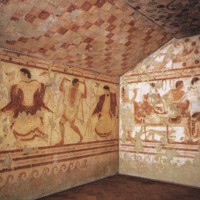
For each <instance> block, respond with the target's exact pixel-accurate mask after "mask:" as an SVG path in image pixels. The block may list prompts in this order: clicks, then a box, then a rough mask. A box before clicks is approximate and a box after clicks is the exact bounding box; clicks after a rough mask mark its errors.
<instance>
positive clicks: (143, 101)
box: [119, 35, 200, 187]
mask: <svg viewBox="0 0 200 200" xmlns="http://www.w3.org/2000/svg"><path fill="white" fill-rule="evenodd" d="M199 58H200V36H199V35H198V36H195V37H190V38H184V39H181V40H176V39H173V40H172V41H170V42H169V43H168V44H166V45H164V46H163V47H162V48H161V49H159V50H158V51H156V52H155V53H153V54H152V55H151V56H149V57H148V58H146V59H145V60H144V61H142V62H141V63H140V64H138V65H137V66H136V67H135V69H134V70H132V71H130V72H128V73H127V74H125V75H124V76H122V77H121V80H120V92H121V96H120V133H119V134H120V166H119V172H120V173H121V174H128V175H134V176H140V177H145V178H151V179H156V180H162V181H167V182H173V183H179V184H184V185H191V186H196V187H200V174H199V170H200V146H199V144H200V64H199Z"/></svg>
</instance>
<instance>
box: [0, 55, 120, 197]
mask: <svg viewBox="0 0 200 200" xmlns="http://www.w3.org/2000/svg"><path fill="white" fill-rule="evenodd" d="M0 57H1V58H2V60H3V61H2V60H1V61H0V188H1V189H0V199H5V200H7V199H12V200H14V199H20V200H23V199H24V200H27V199H36V198H39V197H41V196H46V195H48V194H51V193H55V192H59V191H62V190H65V189H68V188H72V187H75V186H77V185H81V184H84V183H88V182H91V181H94V180H98V179H101V178H104V177H107V176H111V175H114V174H116V173H117V172H118V100H117V99H118V90H119V89H118V85H117V84H116V80H114V79H113V78H112V77H110V80H109V79H108V78H109V77H108V76H104V75H102V76H101V75H98V78H97V77H96V74H95V73H92V72H89V71H84V70H82V73H81V74H80V72H76V69H70V68H67V67H66V68H65V69H67V70H63V71H61V68H59V70H60V71H59V70H57V69H56V65H54V64H52V63H51V62H50V63H47V62H44V61H40V64H37V65H36V64H35V63H34V59H33V61H32V62H33V63H32V65H31V67H30V65H28V64H27V65H25V63H26V60H24V57H23V56H12V55H9V56H8V55H5V54H1V55H0ZM8 57H9V59H8ZM17 59H18V61H16V60H17ZM36 61H37V62H39V60H35V62H36ZM30 62H31V61H30V60H29V63H30ZM16 63H17V64H16ZM34 64H35V65H36V66H35V67H34V66H33V65H34ZM43 65H44V66H45V67H44V66H43ZM52 65H53V67H52ZM63 68H64V67H63ZM70 70H71V71H70ZM73 70H74V71H73ZM73 72H74V73H73ZM66 73H67V74H66ZM70 73H71V75H70ZM77 74H80V76H78V75H77ZM95 77H96V79H95ZM108 80H109V81H108Z"/></svg>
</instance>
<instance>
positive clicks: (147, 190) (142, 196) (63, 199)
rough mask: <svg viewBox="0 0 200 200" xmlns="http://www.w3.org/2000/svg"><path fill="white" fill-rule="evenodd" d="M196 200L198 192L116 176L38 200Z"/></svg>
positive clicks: (155, 182) (199, 195) (199, 191)
mask: <svg viewBox="0 0 200 200" xmlns="http://www.w3.org/2000/svg"><path fill="white" fill-rule="evenodd" d="M112 199H113V200H178V199H179V200H200V189H197V188H192V187H186V186H180V185H175V184H168V183H162V182H157V181H152V180H147V179H142V178H136V177H131V176H123V175H116V176H113V177H109V178H106V179H103V180H99V181H96V182H93V183H89V184H86V185H83V186H79V187H76V188H73V189H70V190H66V191H63V192H60V193H57V194H53V195H50V196H47V197H44V198H40V200H112Z"/></svg>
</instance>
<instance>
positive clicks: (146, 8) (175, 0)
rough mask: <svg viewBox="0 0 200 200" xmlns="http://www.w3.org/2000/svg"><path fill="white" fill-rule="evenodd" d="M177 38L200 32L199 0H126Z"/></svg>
mask: <svg viewBox="0 0 200 200" xmlns="http://www.w3.org/2000/svg"><path fill="white" fill-rule="evenodd" d="M126 1H127V2H128V3H129V4H130V5H131V6H132V7H133V8H134V9H136V10H137V11H138V12H140V13H141V14H143V15H145V16H146V17H148V18H149V19H151V20H153V21H154V22H155V23H156V24H158V25H159V26H161V27H163V28H165V30H166V31H167V32H168V33H171V34H172V35H173V36H174V37H176V38H183V37H188V36H192V35H197V34H199V33H200V1H199V0H126Z"/></svg>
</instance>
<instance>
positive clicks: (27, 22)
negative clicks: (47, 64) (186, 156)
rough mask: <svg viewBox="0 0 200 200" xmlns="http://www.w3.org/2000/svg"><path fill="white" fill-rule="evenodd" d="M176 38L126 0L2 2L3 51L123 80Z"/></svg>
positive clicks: (0, 37) (0, 34)
mask: <svg viewBox="0 0 200 200" xmlns="http://www.w3.org/2000/svg"><path fill="white" fill-rule="evenodd" d="M171 38H172V36H171V35H169V34H167V33H166V31H165V30H164V29H163V28H161V27H159V26H157V25H156V24H154V23H153V22H152V21H150V20H148V19H147V18H146V17H144V16H143V15H141V14H139V13H138V12H137V11H135V10H134V9H133V8H132V7H131V6H130V5H128V4H127V3H126V2H125V1H123V0H0V47H3V48H5V49H8V50H12V51H16V52H19V53H23V54H26V55H31V56H35V57H39V58H43V59H46V60H55V61H56V62H62V63H65V64H66V65H68V66H72V67H79V68H82V69H87V70H91V71H95V72H99V73H104V74H105V73H106V74H110V75H114V76H120V75H122V74H124V73H125V72H126V71H128V70H130V69H132V68H133V67H134V66H135V65H136V64H137V63H138V62H140V61H141V60H143V59H144V58H145V57H147V56H148V55H149V54H151V53H152V52H154V51H155V50H157V49H158V48H159V47H160V46H162V45H163V44H165V43H166V42H167V41H169V40H170V39H171Z"/></svg>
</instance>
